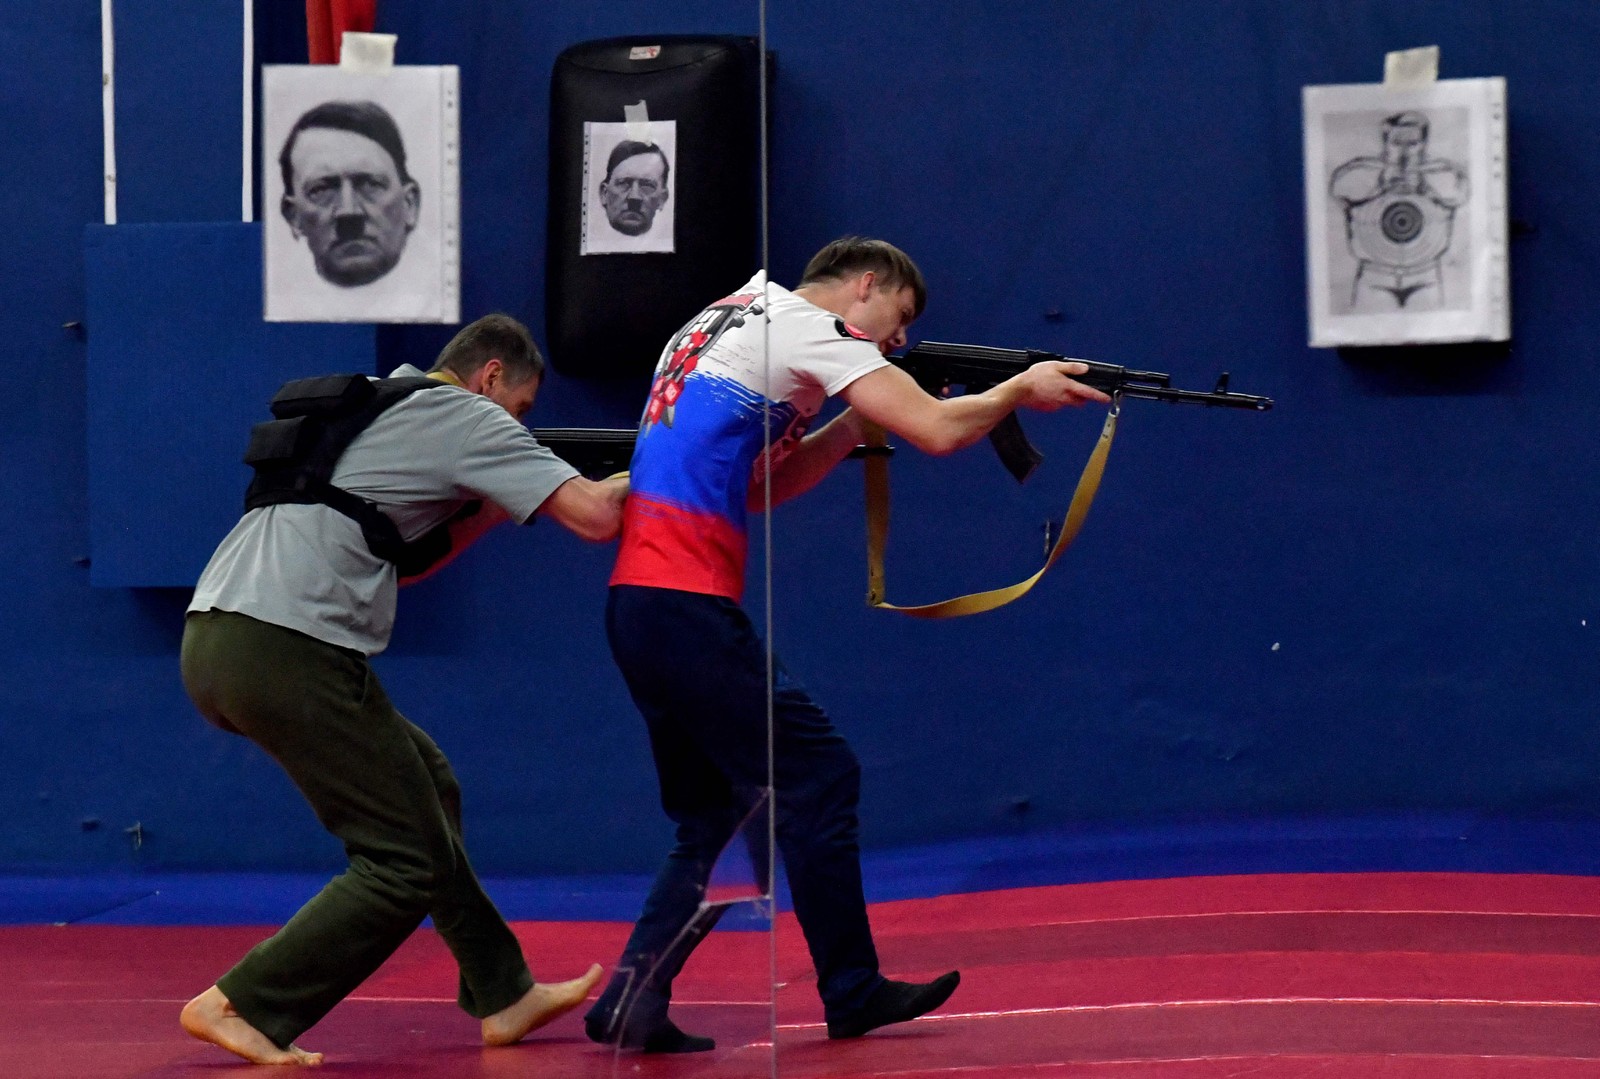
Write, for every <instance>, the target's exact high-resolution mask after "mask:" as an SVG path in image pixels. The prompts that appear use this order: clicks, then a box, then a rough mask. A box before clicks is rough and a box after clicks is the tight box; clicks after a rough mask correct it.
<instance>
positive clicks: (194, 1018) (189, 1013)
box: [178, 985, 322, 1066]
mask: <svg viewBox="0 0 1600 1079" xmlns="http://www.w3.org/2000/svg"><path fill="white" fill-rule="evenodd" d="M178 1019H179V1022H181V1023H182V1024H183V1029H184V1030H187V1031H188V1032H189V1033H190V1034H192V1035H194V1036H195V1037H196V1038H199V1039H200V1040H201V1041H203V1042H210V1043H211V1044H212V1045H220V1046H221V1047H222V1048H224V1049H226V1050H227V1051H228V1052H230V1053H237V1054H238V1055H239V1056H242V1057H244V1058H245V1059H246V1060H248V1061H249V1062H250V1063H252V1064H305V1065H308V1066H310V1065H315V1064H321V1063H322V1054H321V1053H308V1052H306V1051H305V1050H304V1049H301V1048H300V1047H299V1046H297V1045H291V1046H289V1048H287V1049H279V1048H278V1047H277V1046H276V1045H273V1044H272V1040H271V1039H270V1038H268V1037H267V1036H266V1035H265V1034H263V1033H261V1031H259V1030H257V1029H256V1028H255V1027H253V1026H251V1025H250V1024H249V1023H246V1022H245V1021H244V1020H243V1019H242V1018H241V1017H240V1016H239V1013H238V1012H236V1011H234V1010H233V1005H232V1004H230V1003H229V1002H228V998H227V997H225V996H223V995H222V990H220V989H218V988H217V987H216V986H214V985H213V986H212V987H211V988H210V989H207V990H206V991H205V992H204V993H201V994H200V995H199V996H197V997H195V998H194V999H193V1000H191V1001H190V1002H189V1003H187V1004H185V1005H184V1006H183V1014H182V1015H180V1016H179V1017H178Z"/></svg>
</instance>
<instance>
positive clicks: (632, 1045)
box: [583, 1016, 717, 1053]
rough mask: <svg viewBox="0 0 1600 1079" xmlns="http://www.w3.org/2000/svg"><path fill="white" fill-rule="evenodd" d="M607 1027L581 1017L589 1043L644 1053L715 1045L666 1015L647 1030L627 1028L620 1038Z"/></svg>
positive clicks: (694, 1050) (704, 1049)
mask: <svg viewBox="0 0 1600 1079" xmlns="http://www.w3.org/2000/svg"><path fill="white" fill-rule="evenodd" d="M607 1026H608V1024H607V1023H605V1022H604V1021H602V1020H600V1019H598V1018H596V1019H585V1020H584V1021H583V1032H584V1033H585V1034H587V1035H589V1040H590V1041H592V1042H598V1043H599V1044H601V1045H610V1046H616V1047H618V1048H622V1049H637V1050H639V1051H640V1052H644V1053H705V1052H708V1051H710V1050H712V1049H715V1048H716V1047H717V1043H716V1042H715V1041H713V1040H712V1039H710V1038H702V1037H700V1036H699V1035H698V1034H685V1033H684V1032H683V1031H681V1030H679V1029H678V1027H677V1025H676V1024H674V1023H673V1021H672V1020H671V1019H668V1018H667V1017H666V1016H662V1017H661V1019H660V1020H659V1021H657V1022H656V1023H654V1024H653V1025H651V1026H650V1028H649V1029H648V1030H635V1029H629V1030H626V1031H624V1032H623V1034H622V1036H621V1037H620V1038H619V1037H615V1036H613V1035H609V1034H607Z"/></svg>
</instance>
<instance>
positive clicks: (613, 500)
mask: <svg viewBox="0 0 1600 1079" xmlns="http://www.w3.org/2000/svg"><path fill="white" fill-rule="evenodd" d="M627 497H628V477H627V476H625V475H623V476H612V477H611V478H610V479H606V480H590V479H584V478H583V477H582V476H574V477H572V479H570V480H568V481H567V482H566V483H563V484H562V485H561V486H560V487H557V488H556V489H555V490H554V491H553V492H552V493H551V495H550V497H549V498H547V499H545V500H544V502H543V503H541V504H540V506H539V509H538V512H539V513H541V514H544V515H547V516H549V517H552V518H554V519H555V521H556V523H557V524H559V525H561V526H562V527H563V528H565V529H567V530H568V531H569V532H571V533H573V535H576V536H578V537H580V538H582V539H586V540H592V541H594V542H596V543H600V542H604V541H605V540H609V539H615V538H616V535H617V532H618V531H620V530H621V528H622V503H623V500H624V499H626V498H627Z"/></svg>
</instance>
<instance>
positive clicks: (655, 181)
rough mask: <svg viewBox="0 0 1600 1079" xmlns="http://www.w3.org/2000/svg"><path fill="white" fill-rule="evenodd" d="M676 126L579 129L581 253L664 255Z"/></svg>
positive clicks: (669, 237)
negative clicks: (581, 138)
mask: <svg viewBox="0 0 1600 1079" xmlns="http://www.w3.org/2000/svg"><path fill="white" fill-rule="evenodd" d="M676 158H677V122H676V121H673V120H650V121H643V122H629V123H599V122H589V123H586V124H584V125H583V186H584V198H583V229H582V233H581V236H582V240H581V248H580V251H579V253H580V254H583V255H604V254H619V253H651V252H654V253H659V254H670V253H671V252H672V251H673V250H674V246H675V245H674V235H673V202H672V185H673V183H674V179H673V176H674V172H673V166H674V163H675V161H676Z"/></svg>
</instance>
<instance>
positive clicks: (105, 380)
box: [84, 224, 374, 588]
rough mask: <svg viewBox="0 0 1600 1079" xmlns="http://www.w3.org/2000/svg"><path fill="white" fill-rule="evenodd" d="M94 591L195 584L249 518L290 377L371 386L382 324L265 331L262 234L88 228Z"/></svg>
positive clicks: (197, 228) (254, 230)
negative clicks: (257, 439)
mask: <svg viewBox="0 0 1600 1079" xmlns="http://www.w3.org/2000/svg"><path fill="white" fill-rule="evenodd" d="M84 251H85V257H84V266H85V271H86V277H87V281H88V300H89V303H88V310H89V320H88V321H89V356H88V361H89V368H88V375H89V378H88V382H89V394H88V420H89V425H88V430H89V538H90V555H91V558H92V562H91V564H90V571H89V580H90V583H92V584H95V585H99V586H109V587H121V588H127V587H160V586H177V587H186V586H192V585H193V584H194V583H195V581H197V580H198V579H199V577H200V571H201V570H202V569H203V568H205V564H206V561H207V560H208V559H209V558H210V557H211V552H212V550H213V549H214V548H215V547H216V545H217V541H218V540H219V539H220V538H221V537H222V535H223V534H224V533H225V532H227V530H228V529H230V528H232V527H233V523H234V522H235V521H237V520H238V519H239V513H240V507H241V505H242V504H243V500H244V489H245V486H246V485H247V484H248V483H249V481H250V469H249V468H248V467H247V466H245V465H244V464H241V463H240V458H241V457H242V456H243V455H244V445H245V442H246V441H247V440H248V436H249V430H250V425H251V424H253V423H255V422H257V421H258V420H261V419H266V418H269V413H268V411H267V402H268V401H269V400H271V398H272V394H273V393H274V392H275V391H276V390H277V388H278V387H279V386H280V385H281V384H283V383H284V382H286V381H288V380H289V379H291V378H303V377H306V376H308V375H315V374H323V373H327V372H330V371H361V372H366V373H369V374H370V373H372V371H373V365H374V356H373V350H374V338H373V330H372V327H371V326H368V325H337V324H328V325H316V324H305V323H281V322H263V321H262V319H261V227H260V226H259V225H254V224H250V225H245V224H231V225H224V224H217V225H203V224H193V225H182V224H170V225H90V226H89V227H88V229H87V232H86V233H85V237H84Z"/></svg>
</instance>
